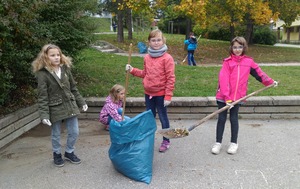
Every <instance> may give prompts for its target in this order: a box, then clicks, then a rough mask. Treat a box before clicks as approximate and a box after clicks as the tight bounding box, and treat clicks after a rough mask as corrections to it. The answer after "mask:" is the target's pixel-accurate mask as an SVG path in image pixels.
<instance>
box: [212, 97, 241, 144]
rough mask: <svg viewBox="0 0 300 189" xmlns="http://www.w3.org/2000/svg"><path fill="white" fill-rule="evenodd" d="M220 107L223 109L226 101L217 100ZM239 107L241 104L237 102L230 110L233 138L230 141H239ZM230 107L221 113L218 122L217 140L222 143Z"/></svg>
mask: <svg viewBox="0 0 300 189" xmlns="http://www.w3.org/2000/svg"><path fill="white" fill-rule="evenodd" d="M217 104H218V108H219V109H221V108H223V107H224V106H226V103H224V102H219V101H217ZM239 107H240V104H236V105H235V106H234V107H233V108H231V109H230V110H229V111H230V112H229V114H230V124H231V140H230V142H233V143H237V138H238V132H239V119H238V116H239ZM227 112H228V109H227V110H225V111H223V112H221V113H219V117H218V123H217V138H216V140H217V142H219V143H222V139H223V133H224V129H225V123H226V120H227Z"/></svg>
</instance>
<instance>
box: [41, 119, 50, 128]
mask: <svg viewBox="0 0 300 189" xmlns="http://www.w3.org/2000/svg"><path fill="white" fill-rule="evenodd" d="M42 123H43V124H45V125H48V126H51V125H52V123H51V122H50V120H49V119H43V120H42Z"/></svg>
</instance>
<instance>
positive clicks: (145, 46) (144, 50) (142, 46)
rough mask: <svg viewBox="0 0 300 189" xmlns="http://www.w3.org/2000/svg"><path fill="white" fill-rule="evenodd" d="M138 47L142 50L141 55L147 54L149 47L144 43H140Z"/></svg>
mask: <svg viewBox="0 0 300 189" xmlns="http://www.w3.org/2000/svg"><path fill="white" fill-rule="evenodd" d="M137 47H138V48H139V50H140V54H144V53H147V45H146V44H145V43H143V42H138V44H137Z"/></svg>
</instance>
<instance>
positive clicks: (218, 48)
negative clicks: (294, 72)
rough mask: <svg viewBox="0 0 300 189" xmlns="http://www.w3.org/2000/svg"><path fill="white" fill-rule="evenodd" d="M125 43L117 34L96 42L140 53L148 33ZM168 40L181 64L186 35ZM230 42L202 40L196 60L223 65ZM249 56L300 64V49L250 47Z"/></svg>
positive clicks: (171, 49)
mask: <svg viewBox="0 0 300 189" xmlns="http://www.w3.org/2000/svg"><path fill="white" fill-rule="evenodd" d="M124 35H125V36H124V38H125V42H124V43H118V42H117V35H116V34H109V35H96V36H95V38H96V40H105V41H108V42H110V43H112V44H114V45H115V46H117V47H119V48H121V49H123V50H125V51H128V47H129V44H130V43H132V44H133V46H134V48H133V51H134V52H138V48H137V43H138V42H139V41H143V42H146V40H147V36H148V31H147V32H143V33H141V32H140V33H134V36H133V37H134V39H133V40H127V34H124ZM165 36H166V38H167V46H168V52H169V53H170V54H171V55H172V56H173V57H174V59H175V61H176V62H178V63H181V62H182V61H183V59H184V57H185V56H186V54H187V52H186V51H185V49H184V44H183V41H184V39H185V36H184V35H181V34H165ZM228 47H229V42H228V41H218V40H209V39H204V38H200V40H199V44H198V48H197V50H196V51H195V60H196V62H197V63H198V64H221V63H222V60H223V59H224V58H225V57H227V56H228V55H229V54H228ZM247 55H249V56H251V57H253V58H254V60H255V61H256V62H257V63H277V62H280V63H285V62H300V48H292V47H275V46H269V45H250V46H249V50H248V52H247Z"/></svg>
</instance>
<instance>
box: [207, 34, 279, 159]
mask: <svg viewBox="0 0 300 189" xmlns="http://www.w3.org/2000/svg"><path fill="white" fill-rule="evenodd" d="M247 48H248V46H247V42H246V40H245V38H243V37H235V38H234V39H233V40H232V41H231V44H230V48H229V53H230V56H229V57H228V58H226V59H224V60H223V65H222V68H221V70H220V73H219V84H218V90H217V94H216V100H217V104H218V108H219V109H221V108H223V107H224V106H226V105H230V106H231V104H230V103H232V102H234V101H236V100H238V99H240V98H242V97H244V96H246V95H247V88H248V79H249V75H252V76H253V77H255V79H256V80H258V81H259V82H261V83H262V84H263V85H265V86H268V85H271V84H273V83H274V82H275V85H274V86H277V82H276V81H274V80H273V79H272V78H270V77H269V76H268V75H267V74H266V73H264V72H263V71H262V70H261V68H260V67H259V66H258V64H257V63H255V62H254V60H253V59H252V58H251V57H249V56H246V55H245V52H246V50H247ZM239 107H240V104H236V105H235V106H233V107H231V108H230V124H231V140H230V142H231V143H230V145H229V148H228V150H227V153H229V154H235V153H236V152H237V149H238V143H237V138H238V131H239V122H238V113H239ZM226 120H227V110H226V111H223V112H221V113H220V114H219V116H218V122H217V129H216V143H215V144H214V145H213V147H212V150H211V152H212V153H213V154H219V153H220V150H221V147H222V138H223V133H224V128H225V122H226Z"/></svg>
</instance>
